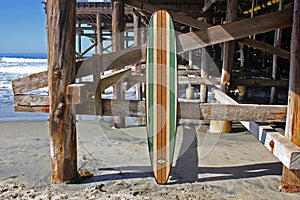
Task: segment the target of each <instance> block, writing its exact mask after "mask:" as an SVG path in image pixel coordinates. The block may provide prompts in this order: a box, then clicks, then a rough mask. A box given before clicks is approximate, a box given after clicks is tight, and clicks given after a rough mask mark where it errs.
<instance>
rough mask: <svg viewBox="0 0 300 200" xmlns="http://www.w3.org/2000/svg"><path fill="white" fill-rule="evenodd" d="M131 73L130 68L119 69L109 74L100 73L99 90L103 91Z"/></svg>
mask: <svg viewBox="0 0 300 200" xmlns="http://www.w3.org/2000/svg"><path fill="white" fill-rule="evenodd" d="M130 75H131V69H120V70H118V71H114V72H112V73H110V74H106V75H102V76H101V80H100V83H99V84H100V90H101V91H103V90H105V89H106V88H108V87H110V86H112V85H115V84H117V83H118V82H120V81H124V79H126V78H127V77H129V76H130Z"/></svg>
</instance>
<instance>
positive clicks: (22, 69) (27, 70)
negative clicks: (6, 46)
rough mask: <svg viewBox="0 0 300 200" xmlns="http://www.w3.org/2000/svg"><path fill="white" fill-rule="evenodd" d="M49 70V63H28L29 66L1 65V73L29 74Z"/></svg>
mask: <svg viewBox="0 0 300 200" xmlns="http://www.w3.org/2000/svg"><path fill="white" fill-rule="evenodd" d="M46 70H47V65H38V66H35V65H28V66H21V65H16V66H0V73H10V74H24V75H29V74H33V73H38V72H42V71H46Z"/></svg>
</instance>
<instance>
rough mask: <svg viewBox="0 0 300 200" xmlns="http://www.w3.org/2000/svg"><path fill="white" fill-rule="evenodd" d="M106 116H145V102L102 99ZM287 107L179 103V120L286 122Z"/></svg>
mask: <svg viewBox="0 0 300 200" xmlns="http://www.w3.org/2000/svg"><path fill="white" fill-rule="evenodd" d="M102 107H103V115H104V116H131V117H141V116H142V117H144V116H145V101H139V100H114V99H102ZM285 114H286V106H271V105H252V104H243V105H229V104H216V103H204V104H203V103H201V104H198V103H192V102H179V103H178V119H195V120H212V119H214V120H230V121H239V120H245V121H257V122H284V121H285Z"/></svg>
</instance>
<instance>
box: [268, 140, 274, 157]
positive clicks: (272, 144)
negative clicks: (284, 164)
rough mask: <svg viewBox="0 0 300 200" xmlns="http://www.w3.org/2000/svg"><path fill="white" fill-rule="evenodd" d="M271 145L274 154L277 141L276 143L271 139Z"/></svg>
mask: <svg viewBox="0 0 300 200" xmlns="http://www.w3.org/2000/svg"><path fill="white" fill-rule="evenodd" d="M269 145H270V147H271V152H272V154H274V148H275V143H274V141H273V140H271V141H270V143H269Z"/></svg>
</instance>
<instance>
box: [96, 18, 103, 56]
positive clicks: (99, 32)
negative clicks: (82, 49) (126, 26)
mask: <svg viewBox="0 0 300 200" xmlns="http://www.w3.org/2000/svg"><path fill="white" fill-rule="evenodd" d="M96 21H97V53H98V54H100V55H102V54H103V44H102V42H103V41H102V26H101V25H102V14H101V13H98V14H97V16H96Z"/></svg>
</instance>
